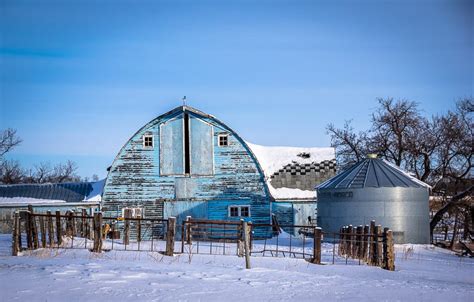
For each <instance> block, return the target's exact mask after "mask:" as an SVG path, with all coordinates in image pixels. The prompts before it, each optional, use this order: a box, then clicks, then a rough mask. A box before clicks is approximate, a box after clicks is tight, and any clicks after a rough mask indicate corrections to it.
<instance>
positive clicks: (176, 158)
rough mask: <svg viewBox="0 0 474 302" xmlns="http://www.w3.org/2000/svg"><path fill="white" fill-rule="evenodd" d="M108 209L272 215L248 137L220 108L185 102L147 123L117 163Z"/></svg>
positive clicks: (181, 215) (180, 216)
mask: <svg viewBox="0 0 474 302" xmlns="http://www.w3.org/2000/svg"><path fill="white" fill-rule="evenodd" d="M102 197H103V200H102V211H103V212H105V214H106V215H110V216H122V215H123V213H122V211H123V210H124V208H131V209H132V210H133V211H132V213H140V214H141V216H142V217H147V218H167V217H170V216H175V217H177V220H178V223H180V222H181V221H182V220H184V219H185V218H186V216H192V217H194V218H203V219H216V220H240V219H245V220H251V221H253V222H254V223H270V222H271V215H270V193H269V191H268V187H267V186H266V183H265V177H264V173H263V171H262V169H261V167H260V165H259V162H258V160H257V159H256V157H255V155H254V154H253V152H252V151H251V149H250V148H249V147H248V145H247V144H246V143H245V141H244V140H243V139H242V138H241V137H240V136H239V135H238V134H237V133H236V132H234V131H233V130H232V129H231V128H229V127H228V126H227V125H226V124H224V123H223V122H221V121H219V120H218V119H216V118H215V117H214V116H212V115H209V114H206V113H204V112H201V111H199V110H196V109H194V108H191V107H188V106H180V107H177V108H175V109H173V110H171V111H169V112H167V113H165V114H163V115H160V116H159V117H157V118H155V119H153V120H152V121H150V122H149V123H147V124H146V125H145V126H143V127H142V128H141V129H139V130H138V131H137V132H136V133H135V134H134V135H133V136H132V137H131V138H130V139H129V140H128V141H127V142H126V143H125V145H124V146H123V147H122V149H121V150H120V151H119V153H118V154H117V156H116V158H115V160H114V161H113V163H112V165H111V167H110V168H109V173H108V176H107V180H106V183H105V187H104V192H103V196H102Z"/></svg>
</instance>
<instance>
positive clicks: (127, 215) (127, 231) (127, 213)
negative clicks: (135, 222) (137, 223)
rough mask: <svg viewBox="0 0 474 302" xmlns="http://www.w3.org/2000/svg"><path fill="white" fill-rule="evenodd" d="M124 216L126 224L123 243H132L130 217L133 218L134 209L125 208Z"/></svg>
mask: <svg viewBox="0 0 474 302" xmlns="http://www.w3.org/2000/svg"><path fill="white" fill-rule="evenodd" d="M123 218H124V223H125V226H124V228H123V244H124V245H128V244H130V220H129V219H130V218H132V209H124V211H123Z"/></svg>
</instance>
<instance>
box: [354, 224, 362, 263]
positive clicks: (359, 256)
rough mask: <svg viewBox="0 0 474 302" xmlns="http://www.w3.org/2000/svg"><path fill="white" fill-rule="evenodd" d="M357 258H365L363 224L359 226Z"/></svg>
mask: <svg viewBox="0 0 474 302" xmlns="http://www.w3.org/2000/svg"><path fill="white" fill-rule="evenodd" d="M356 232H357V238H356V240H357V242H356V243H357V252H356V254H357V259H363V256H362V232H363V227H362V225H359V226H358V227H357V231H356Z"/></svg>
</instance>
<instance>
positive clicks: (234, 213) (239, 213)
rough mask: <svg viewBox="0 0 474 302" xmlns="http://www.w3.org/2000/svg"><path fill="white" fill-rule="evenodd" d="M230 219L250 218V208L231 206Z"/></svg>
mask: <svg viewBox="0 0 474 302" xmlns="http://www.w3.org/2000/svg"><path fill="white" fill-rule="evenodd" d="M229 217H250V206H229Z"/></svg>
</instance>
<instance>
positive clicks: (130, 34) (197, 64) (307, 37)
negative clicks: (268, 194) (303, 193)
mask: <svg viewBox="0 0 474 302" xmlns="http://www.w3.org/2000/svg"><path fill="white" fill-rule="evenodd" d="M473 10H474V5H473V2H472V1H455V0H452V1H436V0H434V1H235V2H234V1H232V2H231V1H170V2H161V1H18V0H15V1H10V0H8V1H7V0H0V35H1V36H0V129H4V128H7V127H11V128H15V129H17V130H18V134H19V135H20V136H21V138H22V139H23V143H22V145H21V146H20V147H18V148H17V149H15V150H14V151H13V152H12V153H11V154H10V158H14V159H18V160H20V161H21V162H22V163H23V164H24V165H25V166H31V165H33V164H34V163H38V162H40V161H50V162H52V163H55V162H59V161H65V160H66V159H72V160H74V161H76V162H77V164H78V165H79V173H80V174H81V175H82V176H90V175H92V174H93V173H96V174H98V175H99V176H101V177H104V176H105V175H106V171H105V169H106V167H107V166H109V165H110V164H111V162H112V160H113V158H114V157H115V155H116V153H117V152H118V150H119V149H120V147H121V146H122V145H123V144H124V143H125V142H126V141H127V139H128V138H129V137H130V136H131V135H132V134H133V133H134V132H135V131H136V130H137V129H138V128H140V127H141V126H142V125H143V124H145V123H146V122H148V121H149V120H151V119H153V118H154V117H155V116H157V115H159V114H161V113H163V112H165V111H167V110H170V109H172V108H174V107H176V106H178V105H180V104H181V98H182V96H183V95H186V96H187V98H188V103H189V105H191V106H193V107H196V108H198V109H201V110H203V111H206V112H208V113H211V114H213V115H215V116H217V117H218V118H219V119H221V120H222V121H224V122H226V123H227V124H228V125H229V126H230V127H232V128H234V129H235V130H236V131H238V132H239V133H240V134H241V136H242V137H243V138H244V139H246V140H248V141H250V142H253V143H258V144H265V145H293V146H328V145H329V143H330V141H329V137H328V136H327V134H326V133H325V127H326V125H327V124H328V123H330V122H333V123H335V124H336V125H342V124H343V123H344V121H345V120H349V119H352V120H353V124H354V126H356V127H357V128H367V127H368V125H369V119H370V113H371V112H372V111H373V109H374V108H375V106H376V98H377V97H389V96H390V97H394V98H406V99H410V100H413V101H417V102H419V103H420V107H421V108H423V109H424V112H425V114H427V115H431V114H436V113H443V112H445V111H446V110H448V109H449V108H452V107H453V104H454V101H455V100H456V99H458V98H460V97H465V96H472V95H473V85H474V81H473V70H474V67H473V64H474V63H473V62H474V60H473V59H474V58H473V53H474V50H473V18H474V13H473Z"/></svg>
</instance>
